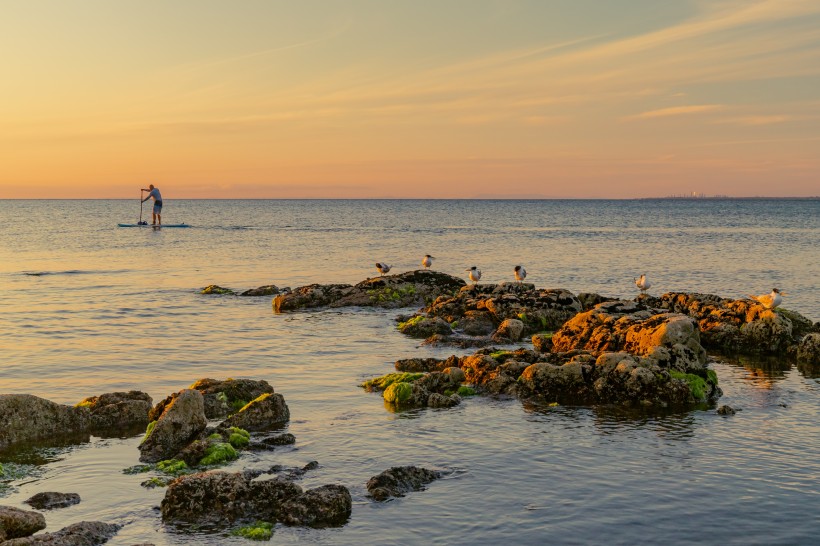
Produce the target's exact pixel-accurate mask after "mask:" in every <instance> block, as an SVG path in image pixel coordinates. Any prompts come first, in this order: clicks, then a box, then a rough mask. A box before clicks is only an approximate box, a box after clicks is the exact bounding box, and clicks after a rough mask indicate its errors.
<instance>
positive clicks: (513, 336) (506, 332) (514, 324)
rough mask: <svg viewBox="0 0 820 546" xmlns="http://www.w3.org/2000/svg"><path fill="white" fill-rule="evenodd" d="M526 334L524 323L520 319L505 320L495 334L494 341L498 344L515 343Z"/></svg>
mask: <svg viewBox="0 0 820 546" xmlns="http://www.w3.org/2000/svg"><path fill="white" fill-rule="evenodd" d="M523 332H524V323H523V322H521V321H520V320H518V319H505V320H504V322H502V323H501V324H500V325H499V327H498V329H497V330H496V331H495V333H494V334H493V341H495V342H496V343H500V342H510V343H514V342H516V341H518V340H519V339H521V334H522V333H523Z"/></svg>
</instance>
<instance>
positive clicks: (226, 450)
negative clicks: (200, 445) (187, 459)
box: [199, 442, 239, 466]
mask: <svg viewBox="0 0 820 546" xmlns="http://www.w3.org/2000/svg"><path fill="white" fill-rule="evenodd" d="M237 458H239V454H238V453H237V452H236V449H234V447H233V446H232V445H231V444H229V443H227V442H219V443H217V444H212V445H211V446H210V447H208V449H207V450H205V457H203V458H202V459H201V460H200V461H199V464H200V465H202V466H214V465H221V464H224V463H226V462H228V461H233V460H234V459H237Z"/></svg>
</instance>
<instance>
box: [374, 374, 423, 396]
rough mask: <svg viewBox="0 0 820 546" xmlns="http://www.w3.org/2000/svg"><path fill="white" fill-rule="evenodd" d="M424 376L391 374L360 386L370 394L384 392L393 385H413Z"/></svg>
mask: <svg viewBox="0 0 820 546" xmlns="http://www.w3.org/2000/svg"><path fill="white" fill-rule="evenodd" d="M423 375H424V374H423V373H409V372H400V373H389V374H386V375H383V376H381V377H375V378H373V379H368V380H367V381H365V382H364V383H362V384H361V385H360V386H361V387H362V388H364V389H365V390H366V391H368V392H376V391H382V390H384V389H386V388H387V387H389V386H390V385H392V384H393V383H411V382H413V381H415V380H416V379H418V378H420V377H422V376H423Z"/></svg>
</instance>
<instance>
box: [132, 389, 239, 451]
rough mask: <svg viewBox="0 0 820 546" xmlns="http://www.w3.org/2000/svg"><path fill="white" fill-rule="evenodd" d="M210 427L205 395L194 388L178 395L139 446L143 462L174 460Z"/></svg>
mask: <svg viewBox="0 0 820 546" xmlns="http://www.w3.org/2000/svg"><path fill="white" fill-rule="evenodd" d="M207 425H208V420H207V419H206V418H205V403H204V399H203V397H202V394H201V393H200V392H199V391H196V390H193V389H185V390H182V391H180V392H178V393H177V394H176V396H175V397H174V399H173V400H172V401H171V402H170V403H169V404H167V405H166V406H165V408H164V411H163V412H162V415H160V416H159V417H158V418H157V420H156V424H155V425H154V426H153V428H152V429H151V430H150V431H149V432H148V433H147V434H146V437H145V439H144V440H143V441H142V443H141V444H140V445H139V450H140V461H142V462H147V463H155V462H158V461H162V460H164V459H170V458H172V457H173V456H174V455H176V454H177V452H179V451H180V450H181V449H182V448H184V447H185V446H186V445H188V443H190V442H191V441H192V440H194V439H195V438H196V437H197V436H198V435H199V434H200V433H201V432H202V431H203V430H205V427H206V426H207ZM149 426H150V425H149ZM242 428H245V427H242Z"/></svg>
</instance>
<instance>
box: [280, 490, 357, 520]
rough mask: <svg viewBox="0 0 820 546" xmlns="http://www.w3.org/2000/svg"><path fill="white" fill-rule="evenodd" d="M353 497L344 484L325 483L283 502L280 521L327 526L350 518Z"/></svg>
mask: <svg viewBox="0 0 820 546" xmlns="http://www.w3.org/2000/svg"><path fill="white" fill-rule="evenodd" d="M352 507H353V499H352V498H351V496H350V491H348V489H347V487H345V486H343V485H323V486H321V487H317V488H315V489H310V490H308V491H305V492H304V493H302V494H301V495H299V496H298V497H296V498H294V499H291V500H286V501H285V502H283V503H282V510H281V514H282V515H281V517H280V521H281V522H282V523H284V524H285V525H302V526H309V527H327V526H331V525H344V524H345V523H347V520H348V519H350V512H351V510H352Z"/></svg>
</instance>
